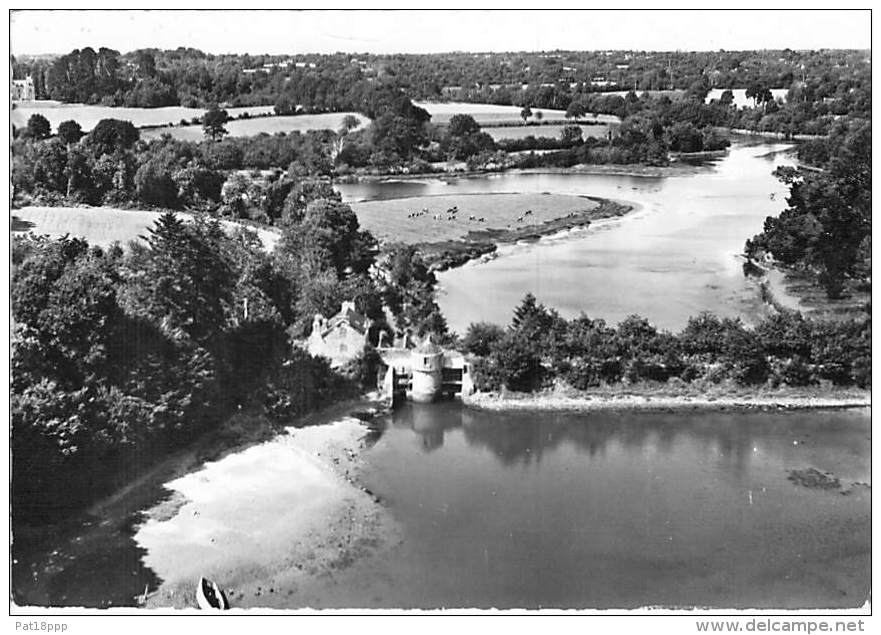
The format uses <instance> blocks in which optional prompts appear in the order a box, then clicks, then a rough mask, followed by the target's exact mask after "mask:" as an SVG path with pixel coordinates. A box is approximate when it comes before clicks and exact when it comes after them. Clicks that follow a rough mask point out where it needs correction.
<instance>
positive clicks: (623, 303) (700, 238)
mask: <svg viewBox="0 0 881 635" xmlns="http://www.w3.org/2000/svg"><path fill="white" fill-rule="evenodd" d="M788 147H789V146H786V145H782V144H761V145H735V146H733V147H732V148H731V150H730V152H729V154H728V155H727V156H726V157H724V158H723V159H720V160H718V161H717V162H716V163H715V164H714V165H713V166H712V168H711V169H709V170H707V171H706V172H701V173H697V174H690V175H688V176H675V177H666V178H659V177H642V176H617V175H586V174H535V173H506V174H499V175H490V176H480V177H475V178H461V179H447V180H442V179H426V180H423V181H396V182H369V183H357V184H341V185H338V186H337V187H338V189H339V190H340V191H341V192H342V194H343V197H344V200H347V201H353V202H354V201H359V200H383V199H392V198H409V197H421V196H433V195H440V194H465V193H487V194H489V193H497V192H520V193H529V194H536V193H541V192H550V193H553V194H570V195H571V194H576V195H590V196H600V197H605V198H612V199H619V200H624V201H628V202H632V203H634V204H636V206H637V207H638V209H637V211H635V212H632V213H631V214H629V215H627V216H625V217H623V218H617V219H613V220H608V221H600V222H596V223H594V224H593V225H592V226H591V227H589V228H587V229H584V230H576V231H573V232H568V233H566V234H562V235H558V236H555V237H548V238H545V239H542V240H541V241H539V242H537V243H529V244H521V245H511V246H503V247H502V248H500V249H499V257H498V258H496V259H495V260H492V261H490V262H479V263H478V262H472V263H469V264H467V265H465V266H463V267H460V268H458V269H452V270H449V271H446V272H444V273H442V274H440V276H439V282H440V286H441V290H440V293H439V297H438V302H439V304H440V306H441V309H442V310H443V312H444V315H445V316H446V318H447V321H448V323H449V325H450V327H451V328H452V329H453V330H456V331H458V332H460V333H463V332H464V331H465V330H466V329H467V327H468V324H470V323H471V322H476V321H490V322H497V323H502V324H504V323H507V322H508V321H509V319H510V316H511V311H512V309H513V308H514V306H515V305H516V304H518V303H519V302H520V300H521V299H522V298H523V295H524V294H525V293H527V292H532V293H534V294H535V295H536V296H537V298H538V299H539V301H541V302H543V303H545V304H547V305H549V306H552V307H555V308H556V309H558V310H559V311H560V312H561V313H562V314H563V315H564V316H567V317H574V316H576V315H577V314H578V313H580V312H582V311H584V312H586V313H587V314H588V315H589V316H591V317H594V318H604V319H606V320H607V321H609V322H611V323H617V322H618V321H620V320H622V319H624V318H625V317H627V316H628V315H630V314H634V313H636V314H639V315H642V316H643V317H646V318H648V319H649V321H651V322H653V323H654V324H656V325H657V326H658V327H660V328H666V329H671V330H678V329H681V328H682V327H683V326H684V325H685V324H686V322H687V320H688V318H689V316H693V315H697V314H698V313H700V312H701V311H713V312H715V313H717V314H719V315H723V316H731V317H741V318H743V319H744V320H745V321H746V322H747V323H751V322H753V321H755V320H756V319H758V318H760V317H762V316H763V315H764V314H765V310H766V307H765V306H764V304H763V302H762V301H761V298H760V295H759V293H758V289H757V286H756V283H755V281H754V280H751V279H749V278H747V277H745V276H744V274H743V259H742V256H741V254H742V252H743V247H744V242H745V241H746V239H747V238H750V237H752V236H753V235H754V234H757V233H759V232H760V231H761V229H762V224H763V222H764V219H765V217H767V216H769V215H776V214H779V213H780V211H782V209H783V208H784V207H785V205H786V203H785V197H786V194H787V189H786V187H785V186H784V185H783V184H782V183H780V182H779V181H777V179H775V178H774V176H773V174H772V173H773V170H774V168H775V167H776V166H778V165H794V159H793V158H792V157H791V156H789V155H788V154H786V153H785V150H787V149H788ZM426 238H427V239H430V237H426ZM780 292H782V290H780Z"/></svg>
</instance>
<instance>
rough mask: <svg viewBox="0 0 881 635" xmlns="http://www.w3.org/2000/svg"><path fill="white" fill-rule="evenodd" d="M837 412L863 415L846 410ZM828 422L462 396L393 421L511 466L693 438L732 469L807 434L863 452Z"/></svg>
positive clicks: (426, 443)
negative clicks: (513, 408)
mask: <svg viewBox="0 0 881 635" xmlns="http://www.w3.org/2000/svg"><path fill="white" fill-rule="evenodd" d="M837 416H842V417H845V418H847V417H854V416H856V417H857V418H859V417H860V415H859V414H856V415H854V414H853V413H850V414H848V413H846V412H842V413H840V414H839V415H837ZM768 419H771V420H772V421H774V423H775V425H774V427H772V428H771V429H769V428H768V427H767V426H766V425H764V423H765V422H766V421H767V420H768ZM821 421H822V419H821V418H820V417H819V416H817V415H815V414H809V413H805V414H804V415H798V414H795V415H789V416H785V415H784V413H780V412H768V413H749V412H729V413H726V412H724V411H713V412H708V413H700V412H694V413H674V412H652V413H634V412H626V411H620V412H617V411H605V412H594V413H589V414H575V413H544V414H542V413H528V414H527V413H517V412H511V413H504V414H499V413H496V412H489V411H481V410H477V409H471V408H467V407H463V406H462V405H461V404H459V403H458V402H445V403H437V404H433V405H431V406H422V405H418V404H413V403H406V404H403V405H401V406H400V407H398V408H397V409H396V410H395V411H394V413H393V415H392V417H391V425H392V427H393V428H394V429H396V430H398V431H401V430H410V431H411V432H412V433H413V434H415V435H416V437H417V438H418V439H419V446H420V448H421V449H422V451H424V452H426V453H428V452H434V451H436V450H438V449H441V448H443V447H444V440H445V438H446V437H448V436H449V435H450V434H455V435H460V436H461V438H462V439H464V441H465V442H466V443H467V444H468V445H469V446H472V447H475V448H485V449H487V450H489V451H490V452H491V453H492V455H493V456H495V457H496V458H497V459H498V461H499V462H500V463H501V464H502V465H506V466H514V465H527V464H530V463H533V462H535V463H540V462H541V460H542V456H543V455H544V454H546V453H547V452H549V451H552V450H556V449H558V448H560V447H561V446H568V447H571V448H572V449H574V450H576V451H577V452H578V453H579V454H582V455H586V456H587V457H588V458H592V457H595V456H603V455H604V454H605V453H606V450H607V447H608V446H609V445H610V444H611V445H614V446H615V447H617V448H619V449H622V450H624V451H626V452H627V453H629V454H643V453H646V452H651V453H652V454H655V455H659V456H664V455H670V454H674V453H676V452H677V451H679V450H680V449H681V448H679V447H678V446H679V444H681V443H683V442H687V443H688V444H689V445H691V446H693V447H695V448H696V449H697V450H699V451H700V453H701V454H703V455H704V456H707V457H713V459H714V461H715V462H716V463H717V465H718V466H719V467H720V468H724V469H725V470H726V471H729V472H731V473H732V474H737V473H739V472H743V471H744V470H745V469H747V467H748V466H749V462H750V460H751V459H752V458H753V457H754V456H755V455H756V454H757V453H758V448H759V446H761V447H762V448H763V449H764V451H765V452H767V451H769V450H776V451H778V452H780V453H781V454H782V455H788V454H791V453H792V451H791V450H790V448H791V447H792V446H793V445H795V446H797V447H798V448H799V451H803V450H804V445H805V441H806V440H810V446H811V447H817V446H818V445H822V444H823V443H826V442H827V441H828V442H831V443H832V445H833V446H843V447H842V450H844V451H846V452H848V453H851V454H857V455H859V454H862V453H864V450H865V448H864V445H863V442H864V439H863V438H861V437H860V436H859V435H856V436H853V435H842V436H839V435H837V434H835V435H833V433H832V431H830V430H828V429H825V428H824V427H823V426H822V425H821ZM833 437H834V438H833ZM766 458H767V457H766V456H763V457H762V460H766Z"/></svg>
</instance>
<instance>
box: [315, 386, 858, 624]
mask: <svg viewBox="0 0 881 635" xmlns="http://www.w3.org/2000/svg"><path fill="white" fill-rule="evenodd" d="M869 434H870V417H869V413H868V411H867V410H852V411H825V412H818V411H814V412H806V411H802V412H762V413H747V412H699V413H698V412H692V413H688V412H684V413H675V414H672V413H625V412H606V413H591V414H524V413H519V414H499V413H490V412H482V411H475V410H471V409H468V408H464V407H462V406H461V405H459V404H455V403H447V404H435V405H430V406H426V405H415V404H414V405H409V406H405V407H403V408H402V409H400V410H398V411H396V412H395V415H394V417H393V419H392V421H391V422H390V423H389V427H388V429H387V430H386V431H385V433H384V434H383V435H382V436H381V437H380V439H379V441H378V442H377V443H376V444H375V445H374V446H373V447H372V449H370V450H369V451H368V452H366V453H365V458H366V464H367V465H366V468H365V470H364V473H363V475H362V477H361V479H362V481H363V482H364V483H365V484H367V485H368V486H369V487H370V488H371V490H372V491H374V492H377V493H379V494H380V495H381V496H382V497H383V499H384V504H386V505H387V506H388V508H389V509H390V510H391V512H392V514H393V515H394V516H395V517H396V518H397V519H398V520H399V521H400V522H401V523H402V525H403V528H404V536H405V539H404V541H403V543H401V544H400V545H399V546H397V547H396V548H395V549H393V550H392V551H391V552H390V553H388V554H387V555H386V556H384V557H383V558H382V559H381V560H379V561H377V560H376V559H374V560H371V561H368V562H365V563H364V564H362V565H356V566H355V567H353V568H352V569H350V570H349V571H348V572H346V573H343V574H335V578H334V580H333V581H328V582H327V583H326V584H325V585H321V586H319V587H318V588H316V589H314V590H313V591H312V595H310V596H307V597H304V598H302V600H303V601H304V602H305V603H306V604H307V605H312V606H318V605H320V606H339V607H362V606H369V607H377V606H379V607H441V606H445V607H483V608H488V607H507V608H512V607H523V608H538V607H545V608H549V607H572V608H574V607H579V608H597V607H602V608H634V607H641V606H657V605H662V606H668V607H671V606H711V607H725V608H732V607H740V608H745V607H753V608H757V607H763V608H770V607H774V608H784V607H787V608H793V607H801V608H806V607H814V608H819V607H833V606H836V607H840V606H849V607H853V606H860V605H862V604H863V602H865V601H866V599H867V595H868V589H869V579H870V578H869V544H870V523H869V504H870V491H869V490H868V489H866V488H863V487H860V486H857V487H856V488H854V489H852V490H848V488H850V486H851V485H852V484H853V483H854V482H865V481H869V480H870V473H869V451H870V450H869V448H870V442H869ZM807 467H816V468H818V469H820V470H827V471H830V472H833V473H834V474H835V475H836V476H838V477H839V478H840V479H841V482H842V489H841V490H813V489H808V488H806V487H803V486H800V485H796V484H794V483H793V482H791V481H789V480H787V471H788V470H792V469H803V468H807ZM842 491H850V492H851V493H850V494H848V495H842V493H841V492H842Z"/></svg>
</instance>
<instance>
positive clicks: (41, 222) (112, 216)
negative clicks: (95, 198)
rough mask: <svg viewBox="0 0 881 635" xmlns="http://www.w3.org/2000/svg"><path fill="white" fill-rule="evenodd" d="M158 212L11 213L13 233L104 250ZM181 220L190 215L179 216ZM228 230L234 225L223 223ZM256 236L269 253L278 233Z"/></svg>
mask: <svg viewBox="0 0 881 635" xmlns="http://www.w3.org/2000/svg"><path fill="white" fill-rule="evenodd" d="M160 215H161V212H152V211H144V210H125V209H115V208H111V207H33V206H29V207H22V208H21V209H16V210H12V219H13V220H12V223H13V226H12V229H13V232H14V233H23V232H33V233H34V234H37V235H48V236H52V237H59V236H63V235H65V234H70V235H71V236H79V237H81V238H85V239H86V240H88V241H89V243H90V244H92V245H100V246H102V247H107V246H108V245H110V244H111V243H114V242H119V243H122V244H123V245H124V244H126V243H128V242H129V241H131V240H137V239H139V238H140V237H141V236H144V235H145V234H146V232H147V229H149V228H150V227H152V226H153V223H154V222H156V219H157V218H159V216H160ZM179 215H180V216H182V217H184V218H192V217H191V216H190V215H189V214H182V213H179ZM224 224H225V225H227V226H228V227H233V226H234V224H233V223H231V222H230V221H224ZM256 231H257V235H258V236H259V237H260V239H261V240H262V241H263V244H264V246H265V247H266V248H267V249H268V250H271V249H273V248H274V247H275V243H276V242H277V241H278V234H277V233H276V232H273V231H271V230H268V229H258V230H256Z"/></svg>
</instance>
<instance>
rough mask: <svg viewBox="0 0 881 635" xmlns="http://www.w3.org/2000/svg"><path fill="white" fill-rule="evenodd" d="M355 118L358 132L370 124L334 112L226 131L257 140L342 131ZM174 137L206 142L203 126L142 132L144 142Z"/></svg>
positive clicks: (256, 121)
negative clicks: (263, 136)
mask: <svg viewBox="0 0 881 635" xmlns="http://www.w3.org/2000/svg"><path fill="white" fill-rule="evenodd" d="M347 115H353V116H355V117H356V118H357V119H358V122H359V123H358V127H357V128H356V130H358V129H360V128H363V127H364V126H366V125H367V124H368V123H370V120H369V119H368V118H367V117H365V116H364V115H361V114H358V113H355V112H332V113H323V114H317V115H282V116H276V117H255V118H253V119H237V120H235V121H230V122H227V124H226V126H225V127H226V129H227V132H229V136H231V137H253V136H256V135H258V134H262V133H264V132H265V133H267V134H276V133H278V132H285V133H288V132H294V131H299V132H306V131H307V130H338V129H339V128H340V126H341V125H342V122H343V118H344V117H346V116H347ZM166 133H167V134H170V135H171V136H172V137H174V138H175V139H179V140H181V141H201V140H202V139H204V138H205V133H204V132H203V130H202V126H166V127H163V128H152V129H150V130H142V131H141V137H142V138H144V139H158V138H159V137H161V136H162V135H163V134H166Z"/></svg>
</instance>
